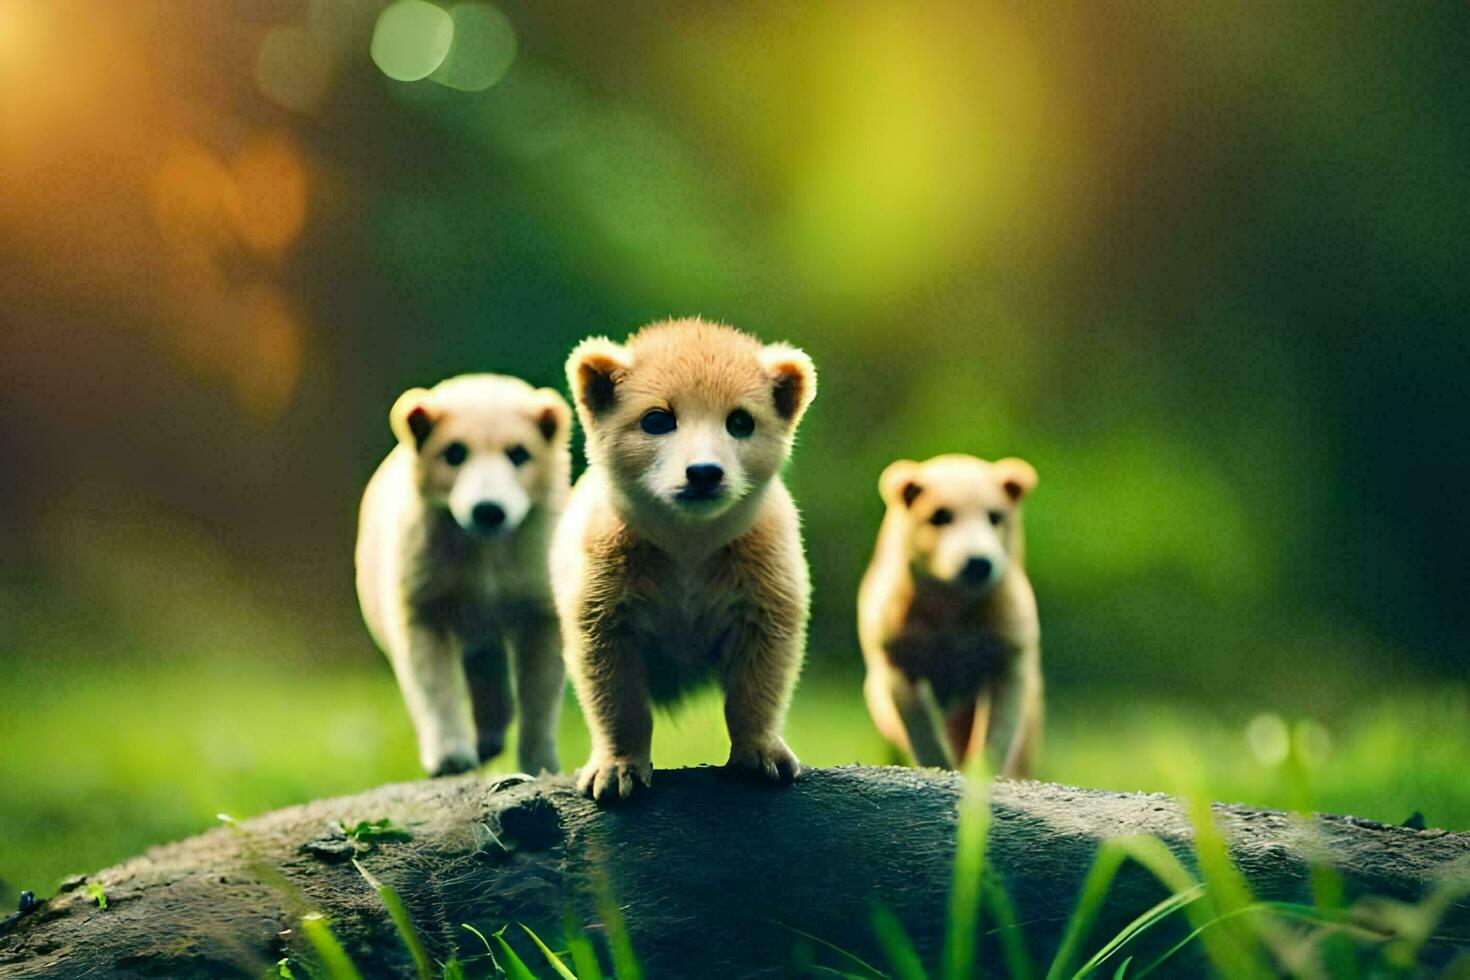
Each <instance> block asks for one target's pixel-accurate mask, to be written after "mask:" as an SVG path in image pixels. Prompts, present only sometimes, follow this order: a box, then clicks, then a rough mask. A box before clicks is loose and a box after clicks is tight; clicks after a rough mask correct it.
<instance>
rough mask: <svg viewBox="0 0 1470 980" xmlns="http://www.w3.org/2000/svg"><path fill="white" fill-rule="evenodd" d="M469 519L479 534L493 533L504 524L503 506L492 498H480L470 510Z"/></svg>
mask: <svg viewBox="0 0 1470 980" xmlns="http://www.w3.org/2000/svg"><path fill="white" fill-rule="evenodd" d="M470 520H472V521H474V524H475V530H476V531H479V532H480V533H481V534H494V533H495V532H497V531H499V530H500V529H501V527H502V526H504V524H505V508H504V507H501V506H500V505H499V504H497V503H496V502H495V501H493V500H482V501H480V502H479V503H478V504H475V506H474V509H473V510H471V511H470Z"/></svg>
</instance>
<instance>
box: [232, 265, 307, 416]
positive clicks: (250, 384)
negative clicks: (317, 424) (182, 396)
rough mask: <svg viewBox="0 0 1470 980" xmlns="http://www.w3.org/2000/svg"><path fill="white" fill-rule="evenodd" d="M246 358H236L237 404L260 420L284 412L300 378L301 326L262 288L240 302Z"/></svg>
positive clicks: (273, 292) (277, 294) (274, 292)
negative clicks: (241, 303) (242, 309)
mask: <svg viewBox="0 0 1470 980" xmlns="http://www.w3.org/2000/svg"><path fill="white" fill-rule="evenodd" d="M244 312H245V315H244V323H243V324H242V326H243V329H244V335H243V336H242V337H241V338H240V340H239V345H240V347H241V348H242V349H243V350H242V353H244V354H245V356H244V357H239V358H235V359H234V363H233V368H232V377H231V381H232V382H233V384H234V388H235V395H236V397H237V399H238V400H239V402H240V404H241V405H242V406H243V407H244V408H245V409H246V411H248V412H250V413H251V414H252V415H254V416H256V417H257V418H260V419H266V420H269V419H273V418H275V417H277V416H278V415H280V414H281V412H282V411H284V410H285V408H286V406H287V405H289V404H290V402H291V396H292V395H293V394H295V392H296V385H297V382H298V381H299V380H300V378H301V360H302V347H303V344H302V336H301V327H300V325H299V324H298V323H297V320H296V317H295V315H294V314H293V313H292V312H291V309H290V306H289V304H288V302H287V300H286V297H285V296H284V295H283V294H282V293H281V291H280V290H278V289H275V288H273V287H260V288H258V289H255V290H253V291H251V292H250V293H249V294H248V295H247V296H246V297H245V299H244Z"/></svg>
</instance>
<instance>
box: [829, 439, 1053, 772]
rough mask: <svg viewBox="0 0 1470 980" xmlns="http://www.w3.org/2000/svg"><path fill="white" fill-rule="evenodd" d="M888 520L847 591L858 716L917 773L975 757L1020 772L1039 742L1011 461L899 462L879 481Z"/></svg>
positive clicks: (1035, 658) (1027, 476)
mask: <svg viewBox="0 0 1470 980" xmlns="http://www.w3.org/2000/svg"><path fill="white" fill-rule="evenodd" d="M878 486H879V491H880V492H881V493H882V495H883V499H884V500H885V501H886V502H887V504H888V513H887V515H886V516H885V517H884V519H883V527H882V530H881V531H880V532H879V535H878V546H877V550H876V551H875V552H874V554H873V561H872V564H870V565H869V566H868V571H867V574H866V575H865V576H864V577H863V582H862V587H861V588H860V589H859V591H858V632H859V636H860V637H861V640H862V646H863V657H864V659H865V660H866V661H867V664H868V678H867V683H866V684H865V686H864V693H865V694H866V695H867V701H868V710H869V712H870V713H871V714H872V716H873V722H874V724H875V725H877V727H878V730H879V732H881V733H882V734H883V736H884V737H885V738H887V739H888V740H889V741H891V742H893V743H894V744H895V745H897V746H899V747H900V748H906V749H908V750H909V751H910V752H911V753H912V754H913V756H914V760H915V761H916V762H917V763H918V764H919V765H922V766H942V767H945V768H954V766H955V765H956V763H962V762H963V761H964V760H965V759H966V758H967V757H968V756H970V755H971V754H973V753H976V752H987V753H988V754H990V755H991V756H992V758H991V769H992V771H999V772H1000V773H1001V774H1002V775H1005V776H1012V777H1023V776H1026V775H1027V774H1029V772H1030V768H1031V764H1032V761H1033V759H1034V756H1035V753H1036V750H1037V743H1038V741H1039V738H1040V733H1041V718H1042V685H1041V654H1040V645H1039V643H1040V632H1039V628H1038V625H1037V618H1036V596H1035V594H1034V593H1033V592H1032V590H1031V582H1030V580H1029V579H1028V578H1027V577H1026V570H1025V567H1024V564H1023V558H1024V547H1023V539H1022V534H1021V507H1020V504H1021V499H1022V497H1024V496H1025V495H1026V494H1027V493H1029V492H1030V491H1031V490H1032V488H1034V487H1035V486H1036V471H1035V470H1034V469H1032V468H1031V465H1030V464H1029V463H1026V462H1025V461H1023V460H1019V459H1003V460H1000V461H998V462H995V463H987V462H986V461H984V460H981V459H976V458H975V457H973V456H960V455H950V456H936V457H935V458H933V459H931V460H929V461H927V462H924V463H914V462H910V461H908V460H901V461H899V462H896V463H893V464H892V465H891V466H889V467H888V468H887V469H886V470H884V471H883V476H882V477H881V479H880V480H879V484H878Z"/></svg>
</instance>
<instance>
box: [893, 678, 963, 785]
mask: <svg viewBox="0 0 1470 980" xmlns="http://www.w3.org/2000/svg"><path fill="white" fill-rule="evenodd" d="M888 693H889V696H890V697H892V698H893V706H894V707H895V708H897V709H898V716H899V717H900V718H902V719H903V727H904V731H905V732H906V733H907V734H908V739H909V751H910V752H912V753H913V756H914V762H916V763H918V764H919V765H921V766H932V767H934V768H937V769H953V768H954V758H953V756H951V754H950V751H949V746H948V745H947V744H945V734H944V715H943V713H942V712H941V711H940V710H939V702H938V701H937V700H936V699H935V697H934V688H933V687H932V686H931V685H930V684H929V682H928V681H927V680H919V681H910V680H909V679H908V677H907V676H905V675H904V674H903V672H902V671H899V670H891V671H889V676H888ZM977 715H978V712H977ZM976 722H977V724H979V723H981V719H980V718H978V717H977V718H976Z"/></svg>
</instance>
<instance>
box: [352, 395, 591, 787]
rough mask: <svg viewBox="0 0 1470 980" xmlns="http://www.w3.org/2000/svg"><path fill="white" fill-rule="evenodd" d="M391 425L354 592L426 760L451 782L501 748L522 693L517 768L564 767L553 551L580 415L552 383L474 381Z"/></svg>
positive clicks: (363, 517)
mask: <svg viewBox="0 0 1470 980" xmlns="http://www.w3.org/2000/svg"><path fill="white" fill-rule="evenodd" d="M390 421H391V424H392V427H393V431H394V433H395V434H396V435H397V437H398V440H399V442H398V446H397V447H396V448H395V449H394V450H393V451H392V452H391V453H389V454H388V457H387V458H386V459H385V460H383V463H382V465H380V466H379V467H378V470H377V472H376V473H374V474H373V477H372V480H371V481H369V483H368V486H367V491H366V492H365V493H364V494H363V498H362V509H361V513H360V518H359V525H358V539H357V592H358V599H359V601H360V603H361V605H362V613H363V618H364V619H365V620H366V621H367V625H368V629H369V631H370V632H371V633H372V635H373V638H374V639H375V640H376V641H377V643H378V645H379V646H380V647H381V648H382V649H383V651H384V652H385V653H386V654H387V655H388V659H389V660H390V661H391V662H392V664H393V671H394V673H395V674H396V675H397V677H398V684H399V687H400V688H401V689H402V691H403V699H404V702H405V703H406V704H407V706H408V712H409V715H410V716H411V717H412V719H413V724H414V729H415V731H416V732H417V735H418V742H419V758H420V761H421V762H422V763H423V766H424V769H425V770H426V771H427V772H429V773H431V774H433V775H443V774H447V773H454V772H462V771H464V770H467V769H470V768H473V767H474V766H476V765H478V764H479V763H480V762H483V761H485V760H488V759H490V758H492V757H493V756H495V755H498V754H499V753H500V751H501V749H502V748H504V744H505V730H506V727H507V725H508V724H509V721H510V716H511V713H512V701H513V700H514V701H515V702H516V703H517V707H518V709H519V736H520V738H519V747H520V748H519V755H520V766H521V768H522V769H523V770H525V771H527V772H532V773H534V772H538V771H540V770H543V769H545V770H548V771H550V772H555V771H557V769H558V768H559V763H558V760H557V752H556V724H557V717H558V715H559V713H560V711H561V699H562V691H563V689H564V686H565V671H564V668H563V667H562V661H561V636H560V632H559V629H558V626H557V621H556V616H555V613H554V610H553V605H552V599H551V585H550V581H549V579H548V575H547V565H546V560H547V552H548V550H549V547H550V541H551V534H552V529H553V528H554V527H555V524H556V520H557V518H558V516H559V515H560V513H561V511H562V508H563V507H564V505H565V503H566V497H567V493H568V487H569V484H570V481H571V454H570V451H569V450H568V441H569V436H570V429H571V410H570V409H569V408H568V407H567V403H566V402H565V401H564V400H563V399H562V397H561V395H559V394H557V393H556V392H555V391H554V390H552V389H550V388H541V389H535V388H532V387H531V386H530V385H528V384H526V383H525V382H524V381H520V380H518V379H516V378H508V377H502V376H498V375H488V374H486V375H465V376H463V377H458V378H452V379H450V380H448V381H444V382H441V383H440V384H438V385H436V386H435V387H434V388H432V389H428V390H425V389H423V388H414V389H412V390H410V391H407V392H405V393H404V394H403V396H402V397H400V398H399V399H398V401H397V403H396V404H395V405H394V406H393V410H392V412H391V413H390ZM507 650H508V652H509V656H507ZM511 666H513V667H514V675H515V685H514V697H513V696H512V687H511V683H510V678H509V675H510V672H511V670H510V668H511Z"/></svg>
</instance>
